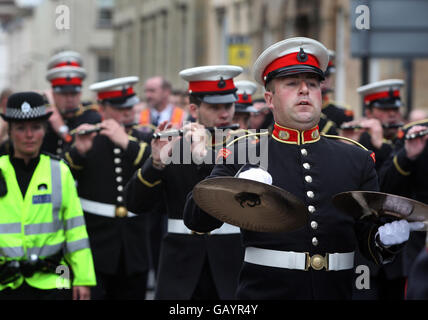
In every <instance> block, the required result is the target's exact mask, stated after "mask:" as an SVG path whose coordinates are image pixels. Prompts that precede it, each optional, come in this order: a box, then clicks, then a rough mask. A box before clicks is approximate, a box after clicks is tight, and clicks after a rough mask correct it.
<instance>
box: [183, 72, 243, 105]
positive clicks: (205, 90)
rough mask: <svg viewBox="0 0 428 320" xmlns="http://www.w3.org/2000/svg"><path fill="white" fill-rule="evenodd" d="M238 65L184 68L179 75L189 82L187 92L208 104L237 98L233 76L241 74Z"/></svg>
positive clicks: (229, 101) (232, 100)
mask: <svg viewBox="0 0 428 320" xmlns="http://www.w3.org/2000/svg"><path fill="white" fill-rule="evenodd" d="M242 71H243V69H242V68H241V67H238V66H229V65H217V66H203V67H196V68H190V69H185V70H182V71H181V72H180V76H181V77H182V78H183V79H184V80H186V81H188V82H189V89H188V90H189V94H191V95H193V96H196V97H198V98H200V99H201V100H202V101H203V102H206V103H209V104H218V103H232V102H235V101H237V100H238V97H237V95H236V90H237V88H236V87H235V84H234V82H233V78H234V77H236V76H238V75H239V74H241V73H242Z"/></svg>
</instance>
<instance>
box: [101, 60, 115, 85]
mask: <svg viewBox="0 0 428 320" xmlns="http://www.w3.org/2000/svg"><path fill="white" fill-rule="evenodd" d="M111 78H113V61H112V59H111V58H110V57H108V56H98V80H97V81H104V80H109V79H111Z"/></svg>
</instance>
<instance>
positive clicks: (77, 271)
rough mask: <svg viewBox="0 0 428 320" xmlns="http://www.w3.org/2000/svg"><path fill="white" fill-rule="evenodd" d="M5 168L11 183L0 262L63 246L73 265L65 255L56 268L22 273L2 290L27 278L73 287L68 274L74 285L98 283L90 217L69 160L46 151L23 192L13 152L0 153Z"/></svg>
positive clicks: (1, 206) (1, 209)
mask: <svg viewBox="0 0 428 320" xmlns="http://www.w3.org/2000/svg"><path fill="white" fill-rule="evenodd" d="M0 169H1V170H2V172H3V176H4V178H5V181H6V185H7V194H6V195H5V196H3V197H0V264H1V260H3V261H10V260H19V261H22V260H28V259H29V258H30V257H31V256H32V255H36V256H37V257H39V258H41V259H43V258H45V257H48V256H52V255H55V254H57V253H58V252H60V251H61V250H62V252H63V254H64V259H65V261H66V262H67V264H68V266H70V267H71V270H68V269H67V267H65V266H66V265H67V264H66V263H65V261H64V259H63V260H62V261H61V264H62V265H63V266H59V267H58V268H57V271H56V272H57V273H43V272H36V273H35V274H34V275H33V276H31V277H29V278H25V279H24V277H23V276H21V277H20V278H19V279H17V280H16V281H14V282H12V283H7V284H5V285H0V290H3V289H4V288H6V287H11V288H12V289H16V288H18V287H19V286H20V285H21V284H22V283H23V282H24V281H26V282H27V283H28V285H30V286H32V287H35V288H39V289H55V288H58V287H59V286H60V287H69V285H70V282H69V281H68V279H67V278H69V277H68V274H69V275H70V276H71V275H73V282H72V285H73V286H94V285H96V280H95V271H94V263H93V259H92V253H91V249H90V247H89V240H88V234H87V232H86V225H85V220H84V217H83V212H82V208H81V206H80V201H79V198H78V196H77V191H76V187H75V181H74V179H73V176H72V175H71V172H70V170H69V168H68V166H67V165H66V164H65V163H64V162H62V161H58V160H56V159H53V158H51V157H49V156H47V155H43V154H41V155H40V161H39V163H38V164H37V167H36V169H35V171H34V173H33V176H32V178H31V181H30V184H29V185H28V189H27V192H26V194H25V197H24V198H23V197H22V193H21V190H20V188H19V185H18V181H17V179H16V175H15V170H14V167H13V165H12V164H11V162H10V158H9V156H8V155H6V156H2V157H0ZM33 257H34V256H33Z"/></svg>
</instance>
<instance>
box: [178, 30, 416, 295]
mask: <svg viewBox="0 0 428 320" xmlns="http://www.w3.org/2000/svg"><path fill="white" fill-rule="evenodd" d="M327 62H328V53H327V49H326V48H325V47H324V46H323V45H322V44H321V43H319V42H317V41H315V40H312V39H308V38H291V39H287V40H284V41H281V42H278V43H276V44H274V45H272V46H271V47H269V48H267V49H266V50H265V51H264V52H263V53H262V54H261V55H260V56H259V58H258V59H257V61H256V63H255V65H254V75H255V79H256V81H257V82H258V83H260V84H262V85H264V86H265V87H266V93H265V99H266V103H267V105H268V106H269V107H270V108H271V109H272V111H273V114H274V119H275V127H274V131H273V133H272V137H271V139H269V141H268V144H267V150H266V152H267V153H268V157H267V159H268V165H267V172H266V175H271V178H272V180H271V181H273V185H275V186H277V187H280V188H282V189H284V190H287V191H288V192H290V193H292V194H294V195H295V196H297V197H298V198H299V199H301V200H302V201H303V203H304V204H305V206H306V208H307V209H308V215H309V219H308V222H307V225H306V226H304V227H302V228H300V229H298V230H296V231H293V232H287V233H285V232H282V233H261V232H253V231H246V230H244V229H241V233H242V235H243V243H244V246H245V247H246V251H245V258H244V263H243V267H242V270H241V273H240V278H239V285H238V290H237V297H238V298H240V299H350V298H351V294H352V277H353V268H354V251H355V248H356V245H357V239H358V242H359V243H360V246H361V248H362V250H363V252H364V253H365V254H366V255H367V256H368V257H370V258H372V259H373V260H375V261H377V262H378V263H382V262H384V261H386V260H387V259H388V258H390V256H391V255H392V254H393V252H394V249H395V248H394V246H395V245H397V244H401V243H403V242H404V241H405V239H406V237H408V234H409V226H408V223H407V221H404V222H403V221H400V222H397V223H392V224H391V225H390V226H388V227H390V228H391V231H392V232H391V233H392V236H391V238H388V236H387V234H388V233H385V230H383V229H381V228H379V229H378V228H377V226H376V225H373V223H372V222H371V221H367V219H363V220H358V221H355V220H354V218H352V217H351V216H348V215H346V214H344V213H342V212H339V211H338V210H337V209H336V208H335V207H334V206H333V204H332V202H331V199H332V197H333V196H334V195H335V194H337V193H339V192H343V191H350V190H377V189H378V183H377V176H376V171H375V169H374V161H373V159H372V157H371V156H370V152H367V150H365V149H363V148H360V147H357V146H355V145H348V144H345V143H342V142H340V141H338V138H339V137H329V138H327V137H323V136H320V134H319V128H318V121H319V118H320V113H321V104H322V100H321V89H320V81H321V80H322V79H323V78H324V71H325V69H326V67H327ZM248 145H249V147H251V145H252V144H248ZM260 147H264V146H260ZM230 153H232V154H234V156H235V162H233V164H218V165H216V166H215V167H214V170H213V171H212V173H211V176H210V177H216V176H234V175H235V174H236V173H237V172H238V171H239V169H241V167H242V165H243V163H239V162H238V160H239V156H238V152H235V150H234V149H231V150H229V152H228V153H225V152H223V154H225V155H229V156H230ZM228 163H229V162H228ZM265 168H266V167H265ZM250 170H252V169H250ZM250 170H248V171H250ZM254 170H259V169H254ZM245 172H247V171H244V172H243V173H245ZM251 175H252V174H251V173H249V174H247V178H249V177H250V176H251ZM210 177H209V178H210ZM209 178H208V179H209ZM184 221H185V224H186V226H187V227H188V228H190V229H192V230H195V231H198V232H208V231H211V230H215V229H216V228H219V227H221V226H222V224H223V223H222V221H219V220H217V219H215V218H213V217H212V216H210V215H208V214H207V213H205V212H204V211H202V210H201V209H199V208H198V207H197V206H196V204H195V202H194V200H193V197H192V195H189V197H188V201H187V203H186V210H185V212H184ZM356 231H357V232H356ZM327 270H328V271H329V272H326V271H327Z"/></svg>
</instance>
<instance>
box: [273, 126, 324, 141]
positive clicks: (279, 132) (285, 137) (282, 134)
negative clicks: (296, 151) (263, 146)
mask: <svg viewBox="0 0 428 320" xmlns="http://www.w3.org/2000/svg"><path fill="white" fill-rule="evenodd" d="M272 137H273V138H274V139H275V140H277V141H279V142H282V143H289V144H297V145H300V144H305V143H313V142H317V141H318V140H319V139H320V132H319V128H318V126H316V127H315V128H312V129H309V130H305V131H299V130H295V129H290V128H286V127H282V126H280V125H278V124H276V123H275V124H274V129H273V132H272Z"/></svg>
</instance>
